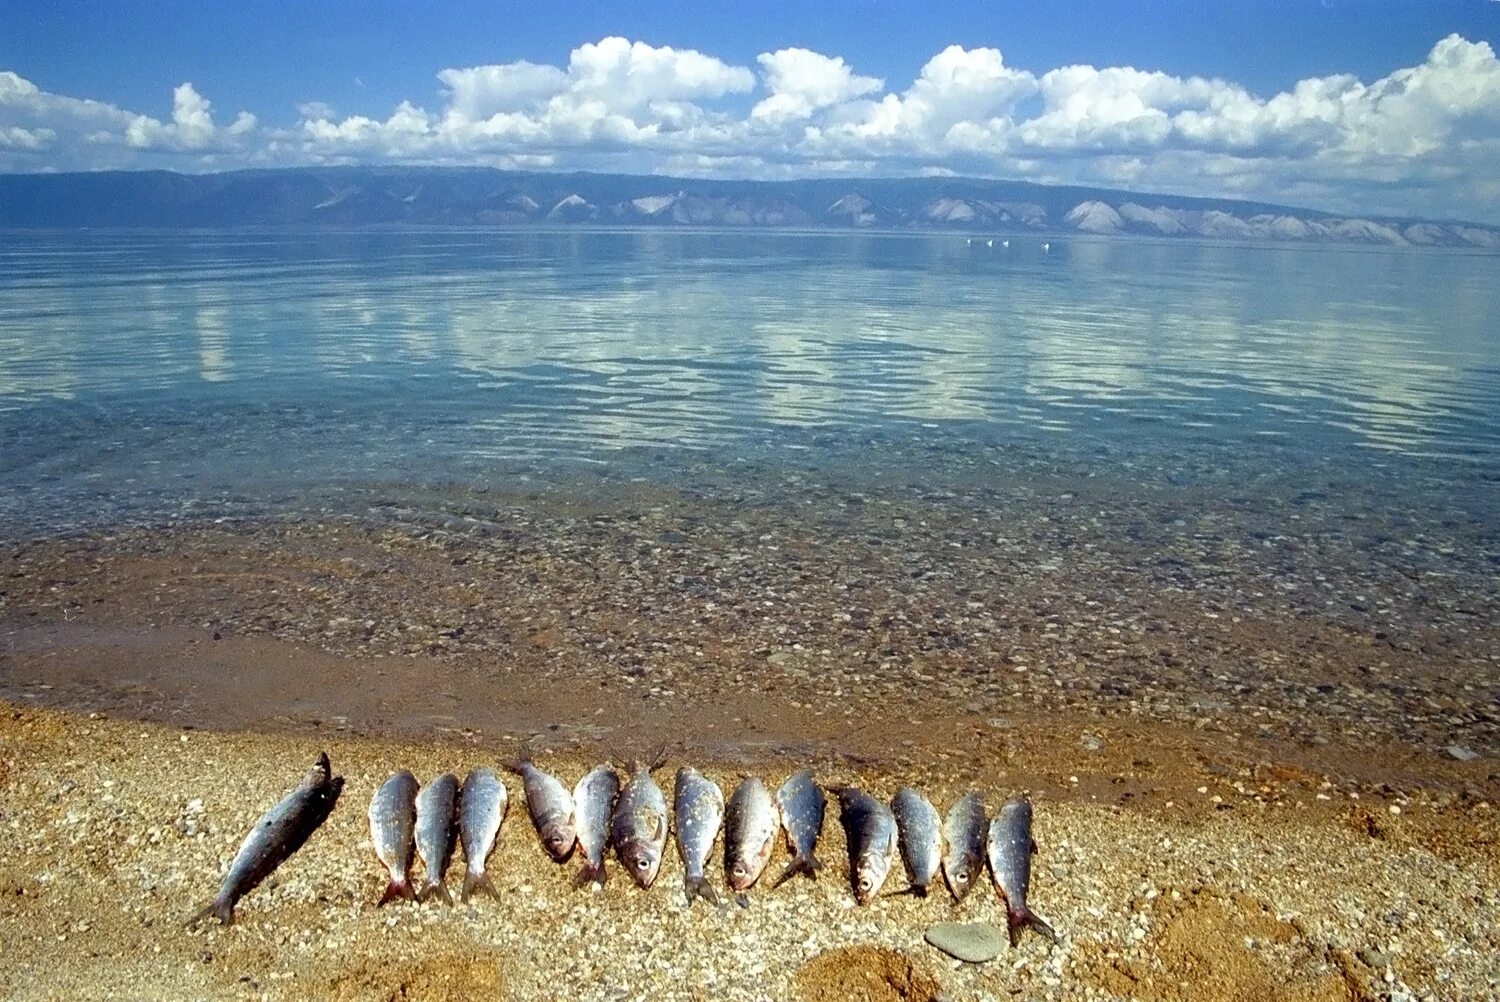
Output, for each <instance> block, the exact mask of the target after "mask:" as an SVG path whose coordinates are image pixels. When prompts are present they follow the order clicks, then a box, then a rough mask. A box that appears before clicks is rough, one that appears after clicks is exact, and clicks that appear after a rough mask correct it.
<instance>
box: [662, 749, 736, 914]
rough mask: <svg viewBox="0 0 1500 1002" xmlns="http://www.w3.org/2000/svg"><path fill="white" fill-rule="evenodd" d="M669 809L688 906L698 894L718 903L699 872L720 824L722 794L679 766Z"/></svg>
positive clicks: (710, 852) (709, 782) (693, 771)
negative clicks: (672, 813) (674, 821)
mask: <svg viewBox="0 0 1500 1002" xmlns="http://www.w3.org/2000/svg"><path fill="white" fill-rule="evenodd" d="M672 807H673V810H675V811H676V813H677V853H678V855H680V856H681V857H682V889H683V891H684V892H685V893H686V894H687V900H688V904H692V903H693V898H695V897H697V896H699V895H702V896H703V897H705V898H707V899H708V900H709V901H711V902H713V903H714V904H718V903H719V896H718V892H716V891H715V890H714V889H713V885H712V884H710V883H709V882H708V878H707V877H705V876H704V873H703V871H704V869H705V868H706V867H707V866H708V859H709V857H710V856H712V855H713V851H714V842H715V840H717V839H718V837H719V829H720V827H722V826H723V824H724V791H723V790H721V789H719V784H718V783H715V782H714V781H713V780H711V779H709V778H707V777H706V776H704V775H703V774H702V773H700V772H698V770H696V769H693V768H690V767H688V766H683V767H682V768H681V769H678V770H677V783H676V786H675V788H674V790H673V793H672Z"/></svg>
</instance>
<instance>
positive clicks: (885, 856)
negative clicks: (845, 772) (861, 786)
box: [828, 786, 896, 905]
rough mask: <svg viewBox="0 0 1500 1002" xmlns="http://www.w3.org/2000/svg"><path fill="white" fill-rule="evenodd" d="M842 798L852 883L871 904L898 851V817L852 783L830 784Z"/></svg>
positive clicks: (841, 819)
mask: <svg viewBox="0 0 1500 1002" xmlns="http://www.w3.org/2000/svg"><path fill="white" fill-rule="evenodd" d="M828 792H829V793H832V794H833V795H834V796H836V797H838V798H839V824H841V825H843V826H844V837H845V838H846V840H847V841H848V843H849V886H850V887H852V888H853V890H854V899H855V900H856V901H858V902H859V903H860V904H862V905H863V904H868V903H869V902H870V899H871V898H873V897H874V896H875V895H876V893H877V892H879V890H880V885H881V884H884V883H885V878H886V874H888V873H890V871H891V859H892V857H894V856H895V854H896V818H895V816H894V815H892V814H891V809H890V808H889V807H887V806H885V805H884V804H882V803H881V802H880V801H878V800H876V799H875V798H874V797H872V796H870V795H869V794H868V793H865V792H864V791H862V790H857V789H855V788H854V787H852V786H830V787H829V788H828Z"/></svg>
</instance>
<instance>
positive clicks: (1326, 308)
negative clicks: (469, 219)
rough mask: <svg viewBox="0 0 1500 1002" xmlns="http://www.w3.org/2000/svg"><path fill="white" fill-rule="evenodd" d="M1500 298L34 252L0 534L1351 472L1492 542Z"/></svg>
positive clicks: (515, 244) (1129, 258) (11, 237)
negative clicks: (495, 495) (1012, 472)
mask: <svg viewBox="0 0 1500 1002" xmlns="http://www.w3.org/2000/svg"><path fill="white" fill-rule="evenodd" d="M1497 279H1500V258H1496V257H1494V256H1488V255H1481V254H1463V253H1456V252H1441V251H1411V250H1383V249H1361V248H1344V247H1308V248H1300V247H1298V248H1292V247H1249V246H1233V245H1212V244H1192V243H1182V242H1163V241H1156V242H1152V241H1136V240H1121V239H1117V240H1090V239H1071V238H1070V239H1056V238H1054V239H1053V241H1052V244H1051V247H1050V249H1048V248H1045V247H1044V246H1043V244H1042V242H1041V240H1040V239H1031V238H1021V237H1017V238H1013V239H1012V240H1011V241H1010V246H1009V247H1002V246H1001V244H1000V242H999V241H996V242H995V245H994V246H993V247H991V246H986V245H984V244H983V242H972V243H971V242H969V241H967V240H966V239H965V238H964V237H961V236H953V235H933V236H906V235H877V234H843V233H838V234H802V235H797V234H761V233H722V232H676V231H673V232H665V231H634V232H582V231H554V232H540V231H519V232H515V231H513V232H487V233H481V232H431V233H408V232H349V233H299V234H262V233H194V234H142V233H69V234H33V233H7V234H5V235H4V238H3V240H0V530H4V531H6V532H8V533H15V534H27V535H30V534H39V533H46V532H52V531H59V530H66V529H74V528H79V527H89V526H98V525H108V524H112V523H114V522H120V521H140V520H148V521H149V520H151V519H159V518H171V517H176V516H177V515H179V514H182V513H184V512H186V513H193V514H197V515H208V516H212V515H215V514H216V513H227V514H246V513H248V514H254V513H260V512H273V511H280V510H285V509H289V508H290V509H295V508H297V507H299V506H305V505H316V506H319V507H320V508H322V509H323V510H327V509H328V508H330V507H332V508H335V509H336V508H337V507H338V506H339V504H340V502H339V500H338V498H339V495H340V492H341V491H347V490H350V489H356V488H362V487H369V488H372V489H380V490H392V489H399V487H400V485H405V484H427V485H431V484H460V485H466V486H481V487H482V486H498V487H505V486H510V485H515V484H518V483H543V484H555V483H563V482H567V483H572V484H575V485H576V484H580V483H582V484H586V483H587V482H588V480H589V478H590V477H596V476H603V477H628V478H630V479H638V478H645V479H650V478H653V477H665V478H670V477H684V476H689V477H690V476H693V475H694V471H703V470H711V471H714V473H715V474H716V475H728V474H733V473H734V471H735V470H737V469H742V470H744V471H746V472H745V475H746V476H752V475H755V474H754V471H766V470H771V471H776V470H779V469H783V468H787V469H791V468H795V469H798V470H814V471H818V472H820V474H822V475H824V476H827V477H838V476H841V475H847V476H848V477H849V478H851V479H852V480H858V479H859V478H861V477H865V478H868V477H870V476H871V475H873V474H876V473H878V472H879V471H881V470H883V469H886V468H889V467H894V466H900V467H902V468H906V469H918V470H922V471H924V473H923V475H924V477H926V478H928V479H929V481H930V482H931V483H935V484H941V483H942V482H943V481H944V479H945V478H946V477H949V476H959V475H960V473H959V472H958V471H960V470H963V471H965V472H963V473H962V475H964V476H972V465H964V464H956V463H955V462H954V460H955V458H962V459H970V460H971V459H972V458H973V457H975V456H993V457H1000V458H999V459H998V460H997V465H998V466H999V468H1000V473H998V474H997V475H1005V470H1004V468H1005V465H1006V464H1005V461H1004V457H1005V456H1024V457H1026V460H1027V462H1032V463H1035V462H1039V461H1042V462H1054V461H1055V462H1056V463H1057V464H1059V465H1060V466H1062V467H1066V468H1069V469H1073V470H1076V471H1080V472H1081V473H1083V474H1085V475H1089V476H1092V475H1096V474H1097V475H1100V476H1125V477H1127V478H1128V476H1129V471H1130V470H1133V469H1137V468H1146V469H1149V470H1151V471H1152V473H1151V476H1153V477H1155V476H1158V475H1160V476H1166V477H1168V478H1170V479H1173V482H1176V480H1177V479H1180V480H1181V481H1182V482H1189V481H1192V480H1195V479H1199V478H1202V477H1211V476H1218V477H1220V478H1232V479H1236V480H1239V481H1241V482H1243V483H1245V484H1254V483H1260V482H1261V478H1262V476H1263V475H1265V474H1271V475H1272V476H1271V477H1270V479H1269V480H1265V481H1264V482H1265V483H1266V484H1274V485H1275V487H1274V489H1276V490H1287V489H1290V488H1289V486H1288V485H1291V487H1295V486H1296V484H1297V483H1298V478H1299V476H1301V475H1302V474H1301V473H1299V471H1304V472H1306V473H1307V475H1308V476H1309V477H1314V476H1315V477H1316V478H1317V479H1319V480H1320V481H1322V480H1326V478H1327V477H1328V476H1330V475H1339V476H1343V477H1345V478H1347V479H1348V481H1349V482H1350V483H1354V484H1368V485H1372V486H1374V485H1378V486H1379V489H1380V490H1381V491H1388V492H1395V493H1401V492H1407V493H1428V494H1432V495H1433V496H1434V497H1436V498H1439V499H1443V500H1445V501H1446V502H1448V503H1449V504H1451V505H1457V506H1460V507H1462V508H1464V509H1465V510H1467V511H1469V512H1470V513H1471V515H1473V516H1474V517H1476V518H1478V519H1479V520H1480V522H1481V523H1484V524H1488V525H1491V526H1493V525H1494V524H1495V523H1494V521H1493V513H1494V511H1495V503H1496V502H1495V493H1496V491H1495V488H1496V485H1497V483H1500V281H1497ZM579 478H582V479H581V480H580V479H579ZM1247 489H1249V490H1253V489H1257V488H1253V487H1250V488H1247ZM1265 489H1273V488H1270V487H1266V488H1265Z"/></svg>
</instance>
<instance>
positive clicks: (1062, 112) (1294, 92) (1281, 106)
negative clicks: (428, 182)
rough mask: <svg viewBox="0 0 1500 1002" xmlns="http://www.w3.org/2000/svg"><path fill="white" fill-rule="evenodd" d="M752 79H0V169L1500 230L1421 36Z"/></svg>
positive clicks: (1497, 124)
mask: <svg viewBox="0 0 1500 1002" xmlns="http://www.w3.org/2000/svg"><path fill="white" fill-rule="evenodd" d="M756 63H757V66H758V69H759V77H757V74H756V73H755V72H753V71H752V70H751V69H750V68H748V67H743V66H735V65H732V64H730V63H727V62H724V61H723V60H720V59H718V58H716V57H714V56H712V55H710V54H707V53H703V52H698V51H695V50H692V49H678V48H672V47H667V46H652V45H649V44H646V43H644V42H639V41H631V40H627V39H624V38H617V37H609V38H604V39H601V40H599V41H597V42H592V43H589V44H585V45H580V46H578V47H577V48H576V49H574V50H573V51H572V52H571V53H570V55H569V57H568V59H567V61H566V63H565V64H563V65H548V64H543V63H532V62H525V61H518V62H510V63H502V64H494V65H486V66H471V67H455V68H448V69H443V70H441V71H440V72H438V73H437V75H436V78H437V84H438V86H437V87H435V88H434V91H435V93H434V94H431V95H428V97H429V99H433V100H435V101H436V103H435V104H432V105H430V107H432V108H433V109H435V110H431V111H429V110H428V108H427V107H424V106H423V104H422V103H420V101H418V100H416V99H410V100H406V101H403V102H401V103H399V104H398V105H397V106H396V107H395V109H394V110H393V111H392V112H391V113H390V114H389V115H388V116H386V117H384V118H380V117H378V116H358V115H357V116H349V117H344V118H342V119H341V118H339V117H338V116H337V115H336V114H335V113H334V110H333V109H332V108H331V107H330V106H328V105H327V104H325V103H322V102H319V101H309V102H305V103H303V104H301V105H299V106H298V115H299V117H298V120H297V121H296V123H295V124H293V125H290V126H288V125H281V126H278V127H269V128H268V127H263V126H262V125H260V124H259V123H258V122H257V120H256V118H255V116H254V115H251V114H250V113H248V112H241V113H240V114H239V116H238V117H236V118H235V119H234V120H233V121H232V122H231V123H230V124H229V125H227V126H225V125H219V124H217V123H216V122H215V120H214V116H213V109H212V106H211V105H210V103H209V101H208V99H207V97H205V96H204V95H202V94H200V93H199V92H198V91H197V90H196V89H195V88H194V87H193V85H192V84H191V83H184V84H183V85H181V86H180V87H178V88H177V89H176V90H175V91H174V93H173V99H172V111H171V116H170V118H168V119H165V120H161V119H157V118H154V117H151V116H150V115H146V114H139V113H135V112H131V111H127V110H124V109H121V108H117V107H115V106H113V105H110V104H106V103H102V102H98V101H90V100H84V99H78V98H73V97H68V96H64V95H58V94H51V93H48V92H46V91H44V90H42V89H40V88H38V87H37V86H36V85H35V84H33V83H31V82H30V81H28V80H26V79H24V78H23V77H21V76H19V75H18V74H16V73H14V72H0V169H13V170H37V169H62V168H77V167H100V166H145V165H150V166H159V165H176V166H179V167H183V168H186V169H201V168H202V167H204V166H206V165H208V164H210V163H212V164H213V165H216V166H230V165H234V164H249V163H288V164H289V163H319V162H353V161H374V162H383V161H389V162H423V163H480V164H494V165H500V166H517V165H531V166H544V167H545V166H557V167H562V168H570V169H607V170H627V171H638V172H650V171H673V172H682V173H688V174H696V175H725V176H758V177H782V176H794V175H808V174H848V173H877V174H914V173H950V172H951V173H959V174H978V175H988V176H1008V177H1027V178H1031V179H1035V180H1044V181H1054V182H1079V183H1094V184H1115V185H1130V186H1135V187H1142V188H1150V189H1154V190H1176V191H1182V192H1185V193H1195V194H1205V195H1212V194H1233V195H1237V196H1243V197H1252V198H1261V199H1266V200H1276V201H1298V202H1306V203H1310V204H1315V205H1322V206H1326V207H1329V208H1332V209H1340V210H1351V211H1363V212H1381V211H1391V212H1409V213H1433V214H1441V215H1445V216H1453V215H1469V216H1476V217H1483V218H1486V219H1497V218H1500V168H1497V167H1496V164H1497V163H1500V60H1497V59H1496V56H1495V52H1494V50H1493V49H1492V48H1491V47H1490V45H1489V44H1487V43H1485V42H1471V41H1468V40H1466V39H1464V38H1462V37H1459V36H1457V35H1452V36H1449V37H1448V38H1444V39H1442V40H1440V41H1438V42H1437V43H1436V44H1435V45H1434V46H1433V48H1432V49H1431V51H1430V53H1429V54H1428V56H1427V58H1426V59H1425V60H1423V61H1422V62H1421V63H1420V64H1419V65H1416V66H1412V67H1406V68H1400V69H1396V70H1394V71H1393V72H1391V73H1390V74H1388V75H1387V76H1385V77H1383V78H1381V79H1378V80H1374V81H1369V82H1366V81H1362V80H1360V79H1358V78H1356V77H1354V76H1351V75H1348V74H1337V75H1329V76H1323V77H1313V78H1309V79H1306V80H1302V81H1299V82H1297V83H1296V84H1294V85H1293V86H1291V87H1288V88H1287V89H1286V90H1285V91H1283V92H1281V93H1278V94H1273V95H1270V96H1269V97H1261V96H1258V95H1255V94H1253V93H1251V92H1250V91H1249V90H1248V89H1246V88H1245V87H1244V86H1242V85H1240V84H1238V83H1235V82H1234V81H1231V80H1224V79H1216V78H1210V77H1201V76H1186V77H1178V76H1173V75H1170V74H1166V73H1160V72H1153V71H1150V70H1144V69H1137V68H1135V67H1129V66H1106V67H1094V66H1081V65H1075V66H1063V67H1058V68H1054V69H1049V70H1046V71H1045V72H1033V71H1031V70H1028V69H1023V68H1017V67H1012V66H1009V65H1007V64H1006V63H1005V60H1004V57H1003V55H1002V53H1001V52H1000V51H999V50H998V49H994V48H973V49H969V48H964V47H962V46H959V45H952V46H949V47H947V48H946V49H944V50H942V51H941V52H939V53H937V54H936V55H934V56H933V57H932V58H931V59H929V60H928V61H927V62H926V64H925V65H923V66H922V67H921V69H920V71H919V72H918V73H917V75H916V77H915V79H913V80H912V81H911V83H910V84H909V85H908V86H905V87H904V88H902V87H898V86H889V85H888V83H887V82H886V81H883V80H881V79H879V78H877V77H873V76H866V75H861V74H859V73H858V72H856V68H855V67H854V66H851V65H850V64H849V63H848V62H846V61H845V60H844V59H842V58H839V57H838V56H836V55H829V54H825V53H819V52H814V51H811V50H809V49H802V48H784V49H779V50H777V51H775V52H766V53H762V54H761V55H760V56H758V57H757V60H756Z"/></svg>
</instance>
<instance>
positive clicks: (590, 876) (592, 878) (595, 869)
mask: <svg viewBox="0 0 1500 1002" xmlns="http://www.w3.org/2000/svg"><path fill="white" fill-rule="evenodd" d="M604 880H605V877H604V860H602V859H601V860H600V861H599V863H598V865H595V864H593V863H589V862H585V863H584V864H583V869H581V870H579V871H578V876H576V877H574V878H573V886H574V887H583V886H584V885H586V884H599V885H600V886H603V884H604Z"/></svg>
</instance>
